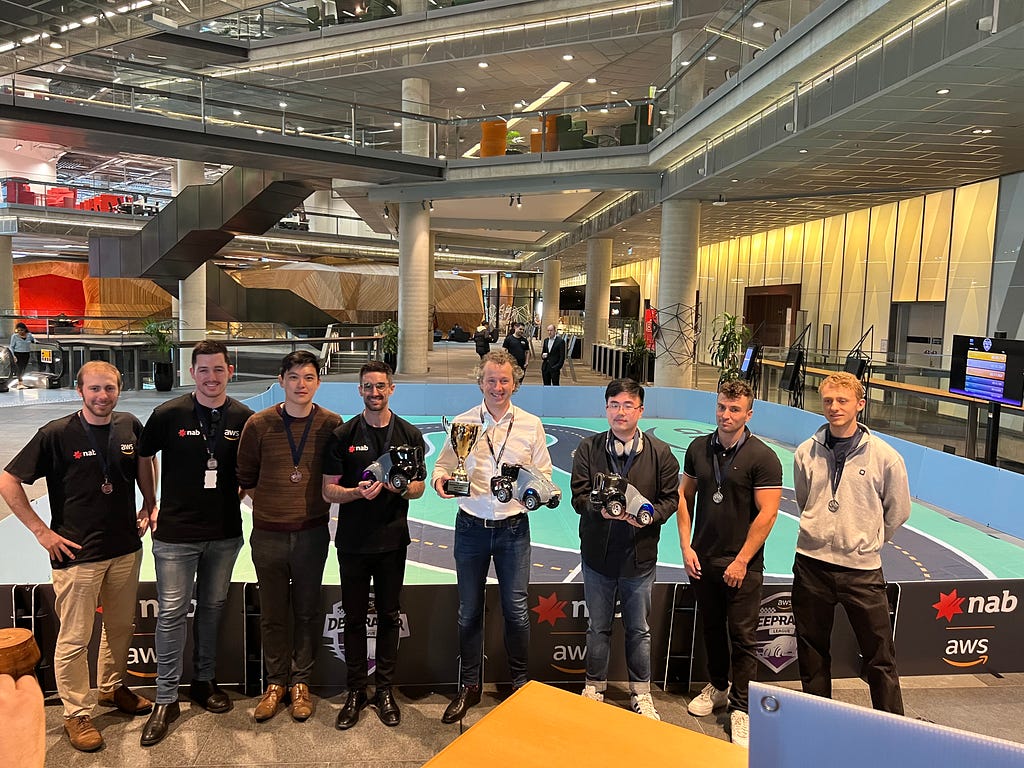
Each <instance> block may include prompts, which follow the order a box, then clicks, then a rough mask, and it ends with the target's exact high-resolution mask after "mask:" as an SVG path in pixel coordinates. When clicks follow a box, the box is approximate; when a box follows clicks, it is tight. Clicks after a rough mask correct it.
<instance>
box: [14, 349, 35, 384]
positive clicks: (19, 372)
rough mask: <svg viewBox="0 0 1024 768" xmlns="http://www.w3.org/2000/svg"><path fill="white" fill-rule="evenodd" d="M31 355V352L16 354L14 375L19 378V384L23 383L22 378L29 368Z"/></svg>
mask: <svg viewBox="0 0 1024 768" xmlns="http://www.w3.org/2000/svg"><path fill="white" fill-rule="evenodd" d="M31 354H32V353H31V352H15V353H14V375H15V376H16V377H17V379H18V383H19V384H20V383H21V377H22V376H24V375H25V369H26V368H28V359H29V357H30V356H31Z"/></svg>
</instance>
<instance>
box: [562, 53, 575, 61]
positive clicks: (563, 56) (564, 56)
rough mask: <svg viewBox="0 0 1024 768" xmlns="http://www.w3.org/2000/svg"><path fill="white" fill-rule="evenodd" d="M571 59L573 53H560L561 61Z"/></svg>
mask: <svg viewBox="0 0 1024 768" xmlns="http://www.w3.org/2000/svg"><path fill="white" fill-rule="evenodd" d="M572 60H573V55H572V54H571V53H563V54H562V61H572Z"/></svg>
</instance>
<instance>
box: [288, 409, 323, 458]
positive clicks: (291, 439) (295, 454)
mask: <svg viewBox="0 0 1024 768" xmlns="http://www.w3.org/2000/svg"><path fill="white" fill-rule="evenodd" d="M315 415H316V406H315V405H314V406H313V410H312V411H310V412H309V416H307V417H306V426H305V428H304V429H303V430H302V439H301V440H299V445H298V447H296V445H295V436H294V435H292V421H294V417H293V416H291V415H289V413H288V411H287V410H286V409H285V407H284V406H283V405H282V406H281V420H282V421H283V422H284V433H285V434H286V435H288V447H289V448H291V451H292V464H294V465H295V471H296V472H297V471H298V470H299V462H301V461H302V452H303V451H304V450H305V449H306V439H307V438H308V437H309V429H310V427H312V426H313V417H314V416H315Z"/></svg>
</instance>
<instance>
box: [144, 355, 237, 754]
mask: <svg viewBox="0 0 1024 768" xmlns="http://www.w3.org/2000/svg"><path fill="white" fill-rule="evenodd" d="M189 373H190V374H191V375H192V379H193V380H194V381H195V384H196V387H195V391H193V392H190V393H189V394H187V395H183V396H181V397H177V398H174V399H173V400H168V401H167V402H166V403H164V404H163V405H160V406H157V407H156V409H154V411H153V414H152V415H151V416H150V417H149V421H147V422H146V427H145V429H144V430H143V432H142V439H141V440H140V442H139V455H140V456H155V455H156V454H157V453H158V452H160V453H161V455H162V457H163V465H162V471H161V478H162V479H163V488H162V491H161V493H160V506H159V509H158V508H157V507H156V505H155V501H154V505H153V507H152V512H151V514H150V520H149V522H150V527H151V528H152V529H153V559H154V560H155V561H156V588H157V599H158V601H159V605H160V612H159V614H158V615H157V621H156V664H157V667H156V669H157V678H156V707H155V708H154V709H153V714H152V715H150V717H149V721H148V722H147V723H146V727H145V728H143V730H142V739H141V742H142V746H144V747H149V746H152V745H154V744H157V743H159V742H160V741H161V740H162V739H163V738H164V736H166V735H167V727H168V726H169V725H170V724H171V723H172V722H174V721H175V720H176V719H177V718H178V716H179V715H180V709H179V707H178V685H179V684H180V682H181V673H182V653H183V652H184V648H185V636H186V622H187V618H188V613H189V609H190V608H191V603H192V590H193V586H194V587H195V594H196V606H195V618H194V619H193V623H192V628H193V646H192V683H191V685H190V686H189V698H190V699H192V700H193V701H194V702H195V703H197V704H198V705H199V706H201V707H203V708H204V709H207V710H209V711H210V712H227V711H228V710H230V709H231V699H230V698H228V695H227V694H226V693H224V691H222V690H221V689H220V688H219V687H218V686H217V681H216V679H215V678H216V672H217V636H218V633H219V629H220V617H221V610H222V608H223V606H224V601H225V600H226V599H227V594H228V587H229V586H230V585H231V572H232V570H233V568H234V566H235V560H236V558H237V557H238V552H239V550H240V549H241V548H242V515H241V512H240V510H239V494H238V481H237V479H236V477H235V465H236V459H237V455H238V438H239V437H240V436H241V434H242V427H244V426H245V422H246V421H247V420H248V419H249V417H250V416H251V415H252V411H251V410H250V409H249V408H248V406H245V405H243V404H242V403H240V402H238V401H237V400H233V399H231V398H230V397H228V396H227V391H226V390H227V385H228V381H230V380H231V377H232V376H233V375H234V373H235V367H234V366H233V365H231V363H230V361H229V359H228V349H227V347H225V346H224V345H223V344H222V343H221V342H219V341H201V342H199V343H198V344H196V345H195V347H194V348H193V349H192V367H191V368H190V369H189ZM150 492H151V494H152V496H153V498H154V500H155V497H156V489H155V488H153V489H151V491H150Z"/></svg>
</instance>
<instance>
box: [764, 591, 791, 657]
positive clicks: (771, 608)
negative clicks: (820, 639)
mask: <svg viewBox="0 0 1024 768" xmlns="http://www.w3.org/2000/svg"><path fill="white" fill-rule="evenodd" d="M755 636H756V638H757V658H758V660H759V661H760V662H761V663H762V664H764V665H765V666H766V667H768V669H770V670H772V672H775V673H776V674H778V673H779V672H781V671H782V670H784V669H785V668H786V667H788V666H789V665H790V664H792V663H793V662H794V661H796V623H795V622H794V620H793V593H792V592H776V593H775V594H774V595H771V596H770V597H766V598H764V599H763V600H762V601H761V608H760V610H759V611H758V614H757V631H756V635H755Z"/></svg>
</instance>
